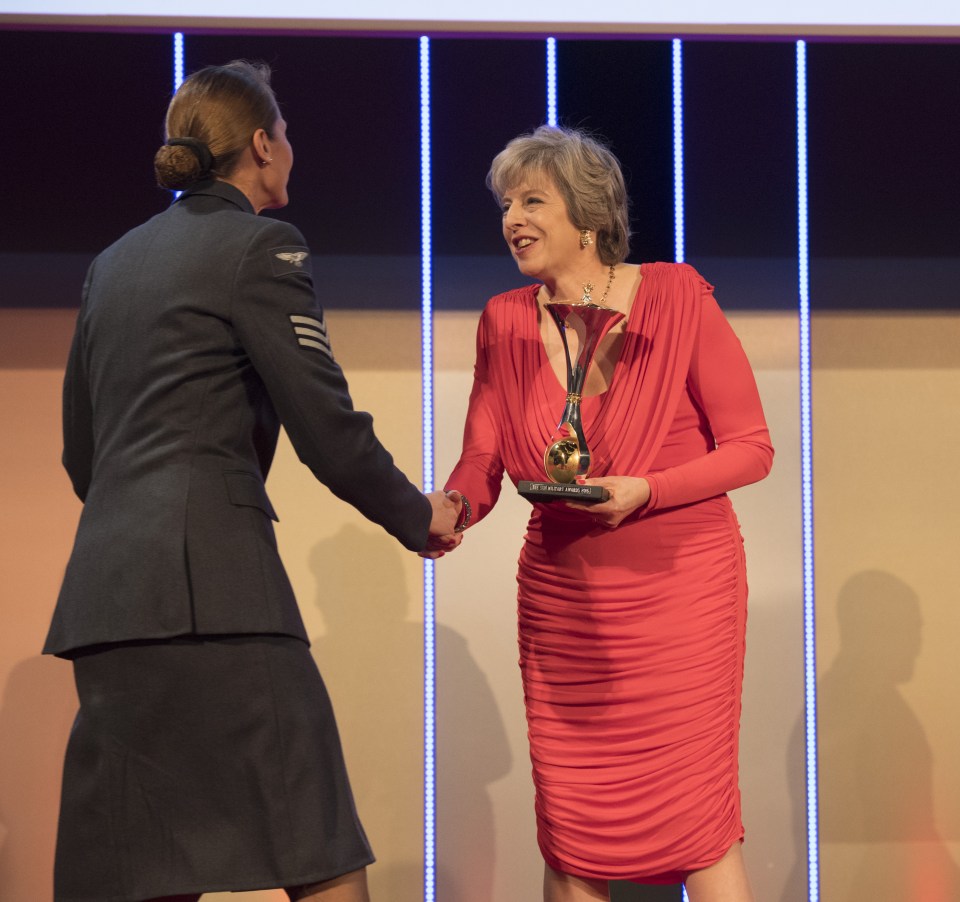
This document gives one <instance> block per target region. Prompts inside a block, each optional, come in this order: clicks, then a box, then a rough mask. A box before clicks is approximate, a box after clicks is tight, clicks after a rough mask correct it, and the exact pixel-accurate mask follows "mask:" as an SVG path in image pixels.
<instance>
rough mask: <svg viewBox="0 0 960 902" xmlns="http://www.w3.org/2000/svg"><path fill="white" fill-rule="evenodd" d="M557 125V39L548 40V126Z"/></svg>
mask: <svg viewBox="0 0 960 902" xmlns="http://www.w3.org/2000/svg"><path fill="white" fill-rule="evenodd" d="M556 124H557V39H556V38H547V125H553V126H556Z"/></svg>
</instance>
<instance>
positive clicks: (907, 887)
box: [818, 570, 960, 902]
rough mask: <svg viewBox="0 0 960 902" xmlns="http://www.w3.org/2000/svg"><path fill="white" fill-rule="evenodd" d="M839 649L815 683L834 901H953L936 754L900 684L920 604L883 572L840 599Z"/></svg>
mask: <svg viewBox="0 0 960 902" xmlns="http://www.w3.org/2000/svg"><path fill="white" fill-rule="evenodd" d="M837 616H838V620H839V628H840V629H839V637H840V648H839V651H838V653H837V655H836V657H835V658H834V660H833V661H832V662H831V664H830V666H829V668H828V669H827V670H826V671H825V672H824V673H823V676H822V677H821V678H820V681H819V687H818V722H819V762H820V764H819V771H820V781H819V801H820V837H821V842H822V844H823V851H822V863H823V874H824V881H825V883H826V882H829V881H830V879H831V860H832V861H833V865H832V866H833V867H834V868H836V873H837V875H838V877H839V878H840V880H841V882H842V883H843V885H844V889H842V890H841V889H840V886H839V884H838V885H837V886H836V887H834V888H833V890H834V891H831V893H830V896H831V897H832V898H834V899H849V900H850V902H854V900H863V899H870V900H871V902H887V900H889V902H904V900H911V899H923V900H924V902H955V900H957V899H960V869H958V867H957V865H956V863H955V862H954V861H953V859H952V858H951V856H950V853H949V851H948V849H947V847H946V845H945V844H944V842H943V841H942V839H941V837H940V835H939V833H938V831H937V826H936V818H935V809H934V792H933V771H934V764H935V762H934V758H933V752H932V750H931V747H930V743H929V741H928V740H927V737H926V734H925V732H924V729H923V725H922V723H921V721H920V719H919V718H918V717H917V715H916V713H915V712H914V711H913V709H912V708H911V707H910V705H909V703H908V701H907V699H906V698H905V696H904V694H903V692H902V691H901V689H900V687H901V686H903V685H904V684H907V683H909V682H910V681H911V679H912V678H913V675H914V669H915V666H916V662H917V659H918V657H919V655H920V652H921V648H922V626H923V624H922V620H921V613H920V602H919V599H918V598H917V595H916V593H915V592H914V591H913V589H912V588H911V587H910V586H908V585H907V584H906V583H905V582H903V580H901V579H899V578H898V577H896V576H894V575H893V574H891V573H887V572H884V571H882V570H868V571H863V572H861V573H857V574H855V575H854V576H852V577H851V578H850V579H849V580H848V581H847V582H846V583H845V584H844V585H843V587H842V588H841V590H840V594H839V596H838V600H837Z"/></svg>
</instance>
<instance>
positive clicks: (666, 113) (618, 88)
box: [557, 40, 674, 262]
mask: <svg viewBox="0 0 960 902" xmlns="http://www.w3.org/2000/svg"><path fill="white" fill-rule="evenodd" d="M671 67H672V62H671V48H670V42H669V41H561V40H558V41H557V70H558V72H557V95H558V100H557V106H558V117H559V119H560V121H561V122H562V124H564V125H568V126H575V127H578V128H586V129H588V130H589V131H592V132H594V133H595V134H597V135H598V136H600V137H602V138H604V139H606V141H607V143H609V144H610V146H611V148H612V149H613V152H614V153H615V154H616V155H617V157H618V158H619V159H620V163H621V165H622V166H623V172H624V176H625V178H626V180H627V189H628V191H629V192H630V198H631V202H632V205H633V206H632V223H633V232H634V237H633V240H632V242H631V248H632V253H631V256H630V259H631V260H632V261H634V262H641V261H644V260H672V259H673V228H674V214H673V119H672V115H673V114H672V108H673V98H672V90H673V89H672V68H671Z"/></svg>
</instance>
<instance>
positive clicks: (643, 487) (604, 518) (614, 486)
mask: <svg viewBox="0 0 960 902" xmlns="http://www.w3.org/2000/svg"><path fill="white" fill-rule="evenodd" d="M577 482H578V483H579V484H580V485H599V486H603V488H605V489H606V490H607V491H608V492H609V493H610V497H609V498H608V499H607V500H606V501H603V502H601V503H599V504H583V503H580V502H576V501H567V502H566V505H567V507H570V508H573V509H574V510H579V511H584V512H585V513H586V514H589V515H590V516H591V517H592V518H593V519H594V520H596V522H597V524H598V525H600V526H604V527H606V528H607V529H616V528H617V527H618V526H619V525H620V524H621V523H622V522H623V521H624V520H626V519H627V517H629V516H630V515H631V514H632V513H633V512H634V511H637V510H639V509H640V508H641V507H643V506H644V505H645V504H646V503H647V502H648V501H649V500H650V483H649V482H647V480H646V479H643V478H642V477H640V476H601V477H597V478H596V479H582V478H581V479H578V480H577Z"/></svg>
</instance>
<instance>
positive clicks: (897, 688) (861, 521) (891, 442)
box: [812, 314, 960, 902]
mask: <svg viewBox="0 0 960 902" xmlns="http://www.w3.org/2000/svg"><path fill="white" fill-rule="evenodd" d="M812 338H813V349H814V364H815V371H814V380H813V401H814V423H813V426H814V474H815V498H814V500H815V524H816V591H817V613H818V620H817V643H818V655H819V660H818V671H819V740H820V824H821V839H822V869H823V870H822V887H823V895H824V898H827V899H830V900H835V902H848V900H849V902H853V900H862V899H870V900H871V902H902V900H904V899H914V898H916V899H919V898H923V899H925V900H933V902H947V900H956V899H960V772H958V769H957V761H958V760H960V718H958V717H957V713H956V712H957V701H956V691H957V686H958V684H960V664H958V657H957V653H956V641H957V636H958V635H960V605H958V604H957V592H958V590H957V586H958V585H960V554H958V552H957V549H958V548H960V520H958V517H957V510H958V507H960V482H958V480H957V476H956V470H957V465H956V461H957V451H956V449H957V447H958V443H960V417H958V413H957V412H958V410H960V317H958V316H956V315H935V314H927V315H923V314H921V315H915V316H905V315H878V314H875V315H871V316H865V315H860V316H857V315H839V314H837V315H820V316H818V317H817V318H816V319H815V321H814V323H813V330H812Z"/></svg>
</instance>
